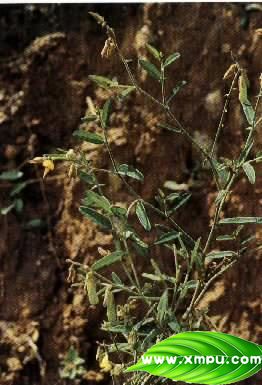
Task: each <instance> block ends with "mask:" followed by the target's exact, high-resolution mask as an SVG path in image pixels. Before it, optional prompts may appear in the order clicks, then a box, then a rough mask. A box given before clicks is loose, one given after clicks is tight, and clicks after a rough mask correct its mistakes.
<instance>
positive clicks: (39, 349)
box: [0, 3, 262, 385]
mask: <svg viewBox="0 0 262 385" xmlns="http://www.w3.org/2000/svg"><path fill="white" fill-rule="evenodd" d="M0 10H1V12H0V138H1V140H0V161H1V164H0V171H1V172H2V171H6V170H9V169H12V168H14V167H19V169H20V170H22V171H23V172H24V177H23V180H27V181H29V183H28V185H27V186H26V188H25V189H24V190H23V192H21V195H22V198H23V201H24V209H23V211H22V213H21V214H16V213H15V212H10V213H9V214H8V215H6V216H2V217H0V234H1V237H0V266H1V270H0V384H1V385H2V384H3V385H18V384H19V385H38V384H43V385H47V384H48V385H55V384H58V385H60V384H61V385H62V384H71V383H72V384H74V383H76V382H74V381H67V382H65V380H63V379H61V378H60V375H59V368H60V367H61V365H62V364H61V362H62V360H63V358H64V356H65V354H66V352H68V349H69V347H70V346H71V345H73V346H74V347H75V348H76V349H77V351H78V352H79V355H80V356H81V357H83V358H84V360H85V363H84V367H85V369H86V370H87V375H86V376H85V378H84V379H83V380H82V382H81V383H82V384H94V383H96V381H98V380H102V382H101V383H105V384H106V383H108V378H107V377H106V376H105V377H104V379H102V378H101V375H100V374H99V373H98V372H97V371H98V368H97V365H96V363H95V357H94V356H95V350H96V349H95V341H97V340H98V339H99V338H100V337H101V336H100V332H99V324H100V320H101V316H102V313H101V312H102V310H101V309H97V310H95V311H92V310H91V309H89V308H88V306H87V299H86V297H85V296H84V294H83V293H82V292H81V291H78V290H72V289H70V287H69V285H68V283H67V281H66V277H67V274H68V266H67V264H66V263H65V260H66V258H71V259H74V260H76V261H81V262H82V261H85V262H88V261H90V260H93V259H94V258H96V257H97V256H98V254H97V246H98V245H99V246H106V245H109V244H110V242H111V238H110V236H108V235H105V234H103V233H101V232H99V231H98V230H97V228H95V226H94V225H92V224H91V223H89V222H88V221H86V220H83V218H82V217H81V216H80V214H79V212H78V205H79V200H80V197H81V193H82V186H81V185H80V184H79V182H78V181H76V180H71V181H70V180H69V179H68V178H67V177H66V176H65V170H64V169H63V168H58V169H57V170H56V171H55V172H54V173H53V174H52V175H51V176H50V177H47V178H46V180H45V182H44V183H43V181H42V175H41V173H42V170H39V169H38V168H37V167H36V168H35V167H32V166H29V165H28V164H27V161H28V160H29V159H31V158H32V157H33V156H37V155H41V154H43V153H47V152H50V151H52V149H55V148H57V147H62V148H70V147H74V146H75V145H76V142H75V140H73V139H72V131H73V130H75V129H76V128H77V127H78V126H79V124H80V119H81V117H82V116H83V115H84V114H85V112H86V109H87V106H88V103H89V104H90V101H91V102H92V103H95V104H98V105H99V104H101V103H103V101H104V100H105V98H106V94H105V93H103V92H101V91H98V90H96V89H95V88H94V87H93V84H91V82H90V81H89V80H88V75H89V74H100V75H105V76H106V75H109V74H110V75H117V76H119V77H120V78H121V79H126V77H125V73H124V70H123V68H122V66H121V64H120V63H119V61H118V60H117V58H113V59H111V60H103V59H102V58H101V56H100V52H101V50H102V48H103V46H104V41H105V36H104V34H103V32H102V31H101V28H100V27H99V26H97V25H96V23H95V22H94V21H93V20H91V19H90V17H89V16H88V11H96V12H99V13H100V14H102V15H103V16H104V17H105V18H106V19H107V20H108V22H109V23H110V24H111V25H112V26H113V27H114V28H115V31H116V34H117V36H118V39H119V41H120V45H121V47H122V48H123V50H124V51H125V53H126V56H128V57H130V58H135V57H136V56H137V55H140V56H141V55H145V51H144V44H145V43H146V42H150V43H152V44H153V45H155V46H156V47H158V48H159V49H161V50H162V51H163V52H165V53H166V54H168V53H172V52H174V51H178V52H180V53H181V55H182V57H181V59H180V61H179V63H178V62H177V64H176V65H175V66H174V67H172V68H173V69H172V70H171V71H170V73H169V76H170V85H171V81H172V82H173V84H174V83H176V82H177V81H179V80H186V81H187V83H188V84H187V86H186V87H184V89H183V91H181V92H180V94H179V95H178V97H177V99H176V114H177V117H178V118H179V119H180V120H181V121H183V122H184V124H185V125H186V126H187V127H189V129H190V130H191V133H192V134H193V135H195V136H197V137H198V138H200V139H201V138H202V140H206V139H207V137H211V138H212V137H213V136H214V134H215V131H216V127H217V124H218V121H219V117H220V112H221V107H222V105H223V95H224V94H225V92H226V90H227V87H228V84H227V83H225V82H223V81H222V78H223V75H224V73H225V71H226V69H227V68H228V67H229V65H230V64H231V51H232V52H233V53H234V55H236V56H238V57H239V60H240V62H241V64H242V65H243V66H244V67H246V68H247V70H248V76H249V79H250V82H251V91H252V94H253V95H256V92H257V91H258V79H259V75H260V72H261V53H262V45H261V38H259V36H257V34H256V33H255V31H256V29H258V28H260V27H261V15H262V13H261V5H259V4H230V3H225V4H223V3H217V4H196V3H195V4H174V3H173V4H162V5H161V4H148V5H142V4H141V5H121V4H118V5H92V4H87V5H73V6H71V5H45V6H44V5H24V6H22V5H21V6H11V5H9V6H7V5H1V9H0ZM137 77H138V79H140V81H141V84H143V86H144V87H146V88H147V89H148V90H150V92H152V93H153V94H154V95H158V90H157V89H156V84H155V83H154V82H153V81H151V80H150V79H147V78H145V76H144V74H143V73H140V72H139V70H138V69H137ZM233 99H234V100H235V103H234V107H232V109H231V110H230V113H229V114H228V116H227V118H226V122H225V127H224V135H223V137H222V138H221V140H220V141H219V144H218V149H217V151H218V153H219V155H223V156H226V157H228V158H230V157H233V156H235V155H236V154H237V153H238V151H239V148H240V145H241V143H242V142H243V137H244V133H245V122H244V120H243V118H242V112H241V110H240V107H239V105H238V103H237V93H236V94H235V95H234V98H233ZM158 117H159V113H158V112H157V111H156V110H155V108H152V105H150V104H149V103H148V102H145V101H144V100H143V98H142V97H138V96H135V95H134V96H131V97H130V98H129V99H128V101H127V103H126V104H123V105H121V106H118V108H117V110H116V111H115V113H114V114H113V116H112V122H111V127H112V128H111V129H110V140H111V141H112V144H113V147H114V151H115V154H116V157H117V158H118V159H121V160H124V161H128V162H130V163H132V164H134V165H137V166H138V168H139V169H141V170H142V171H143V173H144V175H145V184H144V185H143V186H142V187H139V188H140V193H141V194H142V195H143V196H144V197H146V198H148V199H151V198H153V197H154V192H155V191H156V189H157V187H159V186H162V185H163V183H164V181H166V180H170V179H173V180H176V181H177V182H179V183H182V182H183V183H188V182H189V181H190V180H191V179H192V175H193V174H194V177H196V178H198V179H199V180H200V181H202V183H199V185H198V186H196V187H194V191H193V198H192V199H191V201H190V203H189V205H188V210H185V211H184V212H183V210H182V213H179V215H178V218H177V220H178V222H179V223H181V224H182V225H184V226H185V227H186V229H187V230H188V231H190V232H191V233H192V234H193V235H194V236H196V237H199V236H200V235H203V236H205V234H202V233H203V232H206V231H207V229H208V225H209V221H210V216H211V215H212V214H213V210H214V208H213V206H212V202H213V200H214V197H215V195H214V192H215V189H214V186H213V185H212V183H211V181H210V180H209V179H208V178H207V177H206V175H205V174H203V175H202V174H201V171H200V169H199V162H198V161H197V160H196V159H198V155H197V154H196V153H195V151H194V150H193V149H192V147H191V145H189V144H188V143H186V142H185V140H184V139H182V138H180V137H179V136H176V135H173V134H171V133H166V132H163V131H161V130H160V129H159V128H157V125H156V123H157V121H158V119H157V118H158ZM257 139H258V140H257V142H258V144H259V141H260V144H261V135H260V137H258V138H257ZM99 162H101V164H104V165H106V164H107V162H108V159H107V156H106V154H99ZM11 185H12V183H11V182H10V183H9V182H8V183H7V182H3V181H2V182H1V183H0V206H1V207H6V206H7V205H8V204H9V200H10V197H9V192H10V188H11ZM110 188H112V190H113V191H114V192H116V193H117V194H118V197H119V200H123V199H125V193H124V192H123V189H121V186H116V185H115V183H114V182H113V181H112V185H111V187H110ZM229 203H230V204H229V205H228V206H230V209H229V210H228V212H227V215H230V214H231V215H235V214H236V215H237V214H241V215H250V216H252V215H256V216H259V215H261V208H260V207H261V206H260V207H259V203H260V204H261V179H259V178H258V179H257V182H256V185H255V186H254V187H253V186H251V185H250V184H249V183H248V182H247V180H246V179H245V178H244V177H243V178H241V179H240V180H239V181H238V184H237V187H236V188H235V190H234V194H233V195H232V197H231V202H229ZM188 213H190V217H189V214H188ZM32 220H37V221H38V222H39V221H40V222H39V223H40V226H36V227H34V225H33V224H32V223H34V222H31V221H32ZM39 223H38V224H39ZM259 239H260V240H261V238H259V234H258V232H257V241H258V242H259ZM261 277H262V275H261V259H260V258H259V255H258V253H254V254H253V255H250V256H249V257H247V258H246V260H242V261H241V262H239V263H238V264H237V266H236V267H235V268H234V270H232V271H230V272H228V273H227V275H226V276H225V277H224V278H223V279H222V280H221V281H219V282H217V283H216V284H215V285H214V286H213V287H212V288H211V290H210V292H209V293H208V294H207V296H206V297H205V299H204V303H203V304H202V305H203V306H206V305H208V306H209V308H210V314H211V316H212V320H213V321H214V322H215V323H216V325H217V327H218V329H219V330H222V331H225V332H232V333H234V334H236V335H239V336H242V337H244V338H247V339H249V340H252V341H254V342H258V343H260V344H261V337H262V328H261V289H262V281H261ZM256 381H259V379H258V377H257V380H256V378H255V379H254V378H253V379H252V380H251V379H250V380H247V381H246V382H245V384H258V382H256Z"/></svg>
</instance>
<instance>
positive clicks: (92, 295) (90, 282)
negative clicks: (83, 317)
mask: <svg viewBox="0 0 262 385" xmlns="http://www.w3.org/2000/svg"><path fill="white" fill-rule="evenodd" d="M86 290H87V295H88V299H89V302H90V305H97V304H98V303H99V298H98V295H97V291H96V279H95V277H94V273H93V272H92V271H90V272H89V273H87V275H86Z"/></svg>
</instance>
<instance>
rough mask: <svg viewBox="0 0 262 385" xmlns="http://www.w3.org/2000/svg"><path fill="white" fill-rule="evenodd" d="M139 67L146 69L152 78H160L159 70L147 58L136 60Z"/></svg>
mask: <svg viewBox="0 0 262 385" xmlns="http://www.w3.org/2000/svg"><path fill="white" fill-rule="evenodd" d="M138 62H139V64H140V65H141V67H142V68H143V69H144V70H146V72H147V73H148V74H149V75H150V76H151V77H152V78H154V79H156V80H160V79H161V72H160V71H159V70H158V69H157V68H156V66H155V65H154V64H152V63H150V62H149V61H147V60H142V59H139V60H138Z"/></svg>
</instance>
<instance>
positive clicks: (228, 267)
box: [193, 260, 236, 307]
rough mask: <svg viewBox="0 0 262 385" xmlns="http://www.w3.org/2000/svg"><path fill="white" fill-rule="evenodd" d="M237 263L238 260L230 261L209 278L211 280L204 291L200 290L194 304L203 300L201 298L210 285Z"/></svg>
mask: <svg viewBox="0 0 262 385" xmlns="http://www.w3.org/2000/svg"><path fill="white" fill-rule="evenodd" d="M235 263H236V260H234V261H232V262H231V263H229V264H228V265H227V266H225V267H224V268H222V269H221V270H220V271H219V272H217V273H216V274H215V275H213V277H211V278H210V279H209V281H207V283H206V284H205V286H204V287H203V289H202V291H201V292H200V294H199V295H198V297H197V299H196V300H195V302H194V303H193V306H194V307H196V306H197V305H198V304H199V302H200V301H201V299H202V298H203V296H204V294H205V293H206V291H207V289H208V288H209V286H210V285H211V284H212V283H213V282H214V281H215V280H216V279H217V278H218V277H219V276H220V275H222V274H223V273H224V272H225V271H227V270H228V269H230V267H232V266H233V265H234V264H235Z"/></svg>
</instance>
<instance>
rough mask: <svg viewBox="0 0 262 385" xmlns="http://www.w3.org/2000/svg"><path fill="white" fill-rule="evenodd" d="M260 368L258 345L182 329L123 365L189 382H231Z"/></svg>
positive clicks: (261, 357)
mask: <svg viewBox="0 0 262 385" xmlns="http://www.w3.org/2000/svg"><path fill="white" fill-rule="evenodd" d="M261 368H262V347H261V346H259V345H256V344H254V343H252V342H249V341H245V340H243V339H242V338H239V337H235V336H232V335H230V334H224V333H218V332H205V331H204V332H201V331H197V332H184V333H179V334H176V335H174V336H172V337H169V338H167V339H166V340H164V341H161V342H159V343H157V344H156V345H154V346H152V347H151V348H150V349H148V350H147V352H146V353H145V354H144V355H143V356H142V357H141V359H140V360H139V361H138V363H137V364H136V365H133V366H131V367H129V368H128V369H127V371H128V372H131V371H145V372H147V373H150V374H152V375H155V376H160V377H165V378H169V379H171V380H174V381H185V382H187V383H193V384H207V385H215V384H216V385H224V384H232V383H235V382H237V381H241V380H243V379H245V378H248V377H250V376H252V375H253V374H255V373H257V372H258V371H259V370H261Z"/></svg>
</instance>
